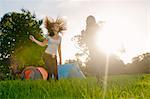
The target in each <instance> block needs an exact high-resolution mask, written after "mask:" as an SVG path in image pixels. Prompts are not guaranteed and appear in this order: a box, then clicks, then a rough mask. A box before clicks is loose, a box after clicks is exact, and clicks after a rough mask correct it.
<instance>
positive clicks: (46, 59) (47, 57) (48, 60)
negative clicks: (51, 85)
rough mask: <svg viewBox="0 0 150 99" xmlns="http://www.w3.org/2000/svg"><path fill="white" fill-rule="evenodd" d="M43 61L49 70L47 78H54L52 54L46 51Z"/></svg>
mask: <svg viewBox="0 0 150 99" xmlns="http://www.w3.org/2000/svg"><path fill="white" fill-rule="evenodd" d="M42 58H43V61H44V63H45V67H46V69H47V71H48V78H47V80H49V79H51V78H52V62H51V56H50V55H49V54H46V53H44V54H43V56H42Z"/></svg>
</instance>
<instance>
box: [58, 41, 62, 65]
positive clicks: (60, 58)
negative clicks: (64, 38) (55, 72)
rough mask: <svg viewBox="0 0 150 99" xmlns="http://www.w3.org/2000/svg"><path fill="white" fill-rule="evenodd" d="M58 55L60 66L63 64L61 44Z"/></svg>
mask: <svg viewBox="0 0 150 99" xmlns="http://www.w3.org/2000/svg"><path fill="white" fill-rule="evenodd" d="M58 55H59V65H61V64H62V57H61V43H60V44H59V46H58Z"/></svg>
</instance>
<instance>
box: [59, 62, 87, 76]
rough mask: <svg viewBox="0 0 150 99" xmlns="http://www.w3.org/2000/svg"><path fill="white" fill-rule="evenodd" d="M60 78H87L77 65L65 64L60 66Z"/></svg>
mask: <svg viewBox="0 0 150 99" xmlns="http://www.w3.org/2000/svg"><path fill="white" fill-rule="evenodd" d="M58 78H59V79H61V78H85V75H84V74H83V73H82V71H81V70H80V68H79V66H77V65H75V64H64V65H59V66H58Z"/></svg>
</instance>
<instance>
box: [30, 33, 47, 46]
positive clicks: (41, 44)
mask: <svg viewBox="0 0 150 99" xmlns="http://www.w3.org/2000/svg"><path fill="white" fill-rule="evenodd" d="M29 38H30V39H31V40H32V41H33V42H35V43H36V44H38V45H40V46H45V45H46V44H47V43H48V40H47V39H45V40H43V42H40V41H38V40H36V39H35V38H34V36H32V35H30V37H29Z"/></svg>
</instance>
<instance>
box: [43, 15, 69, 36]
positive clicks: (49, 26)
mask: <svg viewBox="0 0 150 99" xmlns="http://www.w3.org/2000/svg"><path fill="white" fill-rule="evenodd" d="M54 24H58V25H59V31H58V32H59V33H61V32H63V31H64V30H66V29H67V28H66V25H67V23H66V21H65V20H64V19H63V18H59V17H57V19H56V20H54V19H53V18H51V17H49V18H48V17H46V18H45V21H44V25H45V28H46V29H47V30H48V33H49V36H54V32H53V29H52V28H53V26H54Z"/></svg>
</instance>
